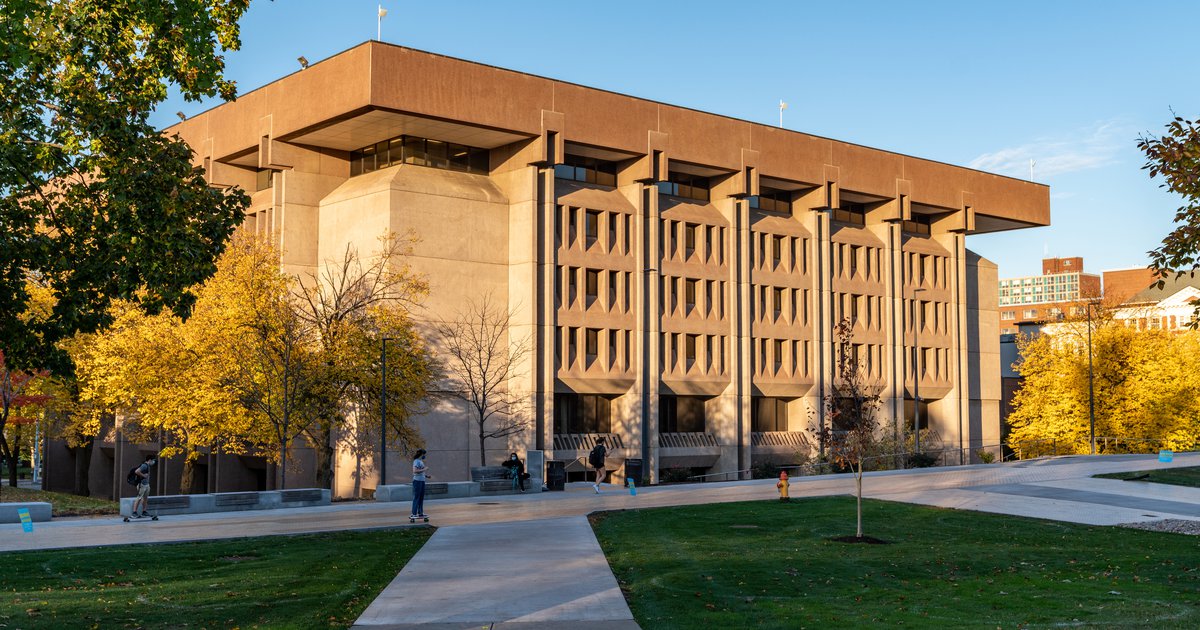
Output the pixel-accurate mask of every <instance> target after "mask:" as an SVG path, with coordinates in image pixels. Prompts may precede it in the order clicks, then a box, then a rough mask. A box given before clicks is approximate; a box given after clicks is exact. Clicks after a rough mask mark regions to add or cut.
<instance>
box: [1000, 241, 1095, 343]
mask: <svg viewBox="0 0 1200 630" xmlns="http://www.w3.org/2000/svg"><path fill="white" fill-rule="evenodd" d="M1100 291H1101V286H1100V276H1097V275H1095V274H1091V273H1085V272H1084V271H1083V258H1079V257H1074V258H1044V259H1042V275H1040V276H1022V277H1019V278H1005V279H1002V280H1000V332H1001V334H1016V333H1017V332H1018V329H1019V327H1020V325H1021V324H1036V323H1042V322H1050V321H1055V320H1057V319H1061V318H1062V317H1066V316H1075V315H1078V314H1081V312H1076V311H1078V310H1079V308H1081V307H1080V306H1079V302H1080V301H1081V300H1085V299H1088V298H1094V297H1099V296H1100Z"/></svg>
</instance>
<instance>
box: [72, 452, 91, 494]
mask: <svg viewBox="0 0 1200 630" xmlns="http://www.w3.org/2000/svg"><path fill="white" fill-rule="evenodd" d="M94 440H95V438H88V440H87V441H86V442H84V443H83V444H82V445H81V446H77V447H75V448H73V449H71V450H72V451H74V453H75V487H74V489H73V490H72V493H73V494H77V495H79V496H81V497H87V496H91V494H92V489H91V488H90V487H89V483H88V477H89V475H90V474H91V470H92V446H93V442H94Z"/></svg>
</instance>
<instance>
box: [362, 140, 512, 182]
mask: <svg viewBox="0 0 1200 630" xmlns="http://www.w3.org/2000/svg"><path fill="white" fill-rule="evenodd" d="M396 164H415V165H417V166H430V167H433V168H440V169H447V170H451V171H463V172H466V173H481V174H484V175H486V174H487V172H488V169H489V164H488V150H487V149H479V148H476V147H469V146H466V145H462V144H454V143H453V142H442V141H441V140H429V139H428V138H418V137H416V136H399V137H397V138H392V139H390V140H384V141H383V142H377V143H375V144H372V145H370V146H366V147H363V148H361V149H359V150H357V151H351V152H350V176H351V177H353V176H355V175H362V174H363V173H370V172H371V171H376V170H379V169H381V168H387V167H389V166H395V165H396Z"/></svg>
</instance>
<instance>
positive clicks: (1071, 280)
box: [1000, 272, 1080, 289]
mask: <svg viewBox="0 0 1200 630" xmlns="http://www.w3.org/2000/svg"><path fill="white" fill-rule="evenodd" d="M1079 276H1080V274H1079V273H1078V272H1074V273H1056V274H1047V275H1042V276H1026V277H1024V278H1006V279H1004V280H1001V281H1000V288H1002V289H1003V288H1005V287H1016V286H1033V285H1051V284H1078V283H1079Z"/></svg>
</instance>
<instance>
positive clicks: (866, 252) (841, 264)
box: [830, 243, 883, 280]
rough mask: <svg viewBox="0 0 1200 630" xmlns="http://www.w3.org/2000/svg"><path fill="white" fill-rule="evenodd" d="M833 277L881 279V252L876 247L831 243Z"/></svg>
mask: <svg viewBox="0 0 1200 630" xmlns="http://www.w3.org/2000/svg"><path fill="white" fill-rule="evenodd" d="M830 247H831V248H832V249H831V251H830V253H831V255H832V256H833V275H834V276H835V277H844V278H855V277H860V272H861V277H862V278H864V279H866V280H879V279H881V278H882V277H883V250H882V249H881V248H878V247H866V246H864V245H852V244H850V243H831V244H830Z"/></svg>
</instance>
